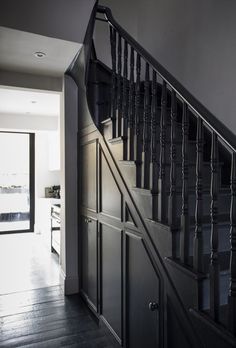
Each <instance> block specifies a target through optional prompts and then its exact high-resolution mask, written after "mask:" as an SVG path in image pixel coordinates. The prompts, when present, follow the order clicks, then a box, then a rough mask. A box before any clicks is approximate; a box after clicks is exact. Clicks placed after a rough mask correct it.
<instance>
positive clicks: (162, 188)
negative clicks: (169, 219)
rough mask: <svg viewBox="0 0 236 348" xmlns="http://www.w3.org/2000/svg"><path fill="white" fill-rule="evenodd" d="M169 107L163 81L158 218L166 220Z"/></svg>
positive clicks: (162, 220) (165, 85) (165, 86)
mask: <svg viewBox="0 0 236 348" xmlns="http://www.w3.org/2000/svg"><path fill="white" fill-rule="evenodd" d="M166 107H167V84H166V81H163V84H162V96H161V120H160V157H159V158H160V160H159V178H158V220H159V221H161V222H165V221H166V183H165V167H166V150H165V149H166V126H167V125H166V123H167V120H166V118H167V115H166Z"/></svg>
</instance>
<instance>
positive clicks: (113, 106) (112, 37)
mask: <svg viewBox="0 0 236 348" xmlns="http://www.w3.org/2000/svg"><path fill="white" fill-rule="evenodd" d="M110 42H111V65H112V86H111V120H112V138H115V137H116V108H117V95H116V91H117V85H116V82H117V79H116V30H115V29H114V28H113V27H112V26H110Z"/></svg>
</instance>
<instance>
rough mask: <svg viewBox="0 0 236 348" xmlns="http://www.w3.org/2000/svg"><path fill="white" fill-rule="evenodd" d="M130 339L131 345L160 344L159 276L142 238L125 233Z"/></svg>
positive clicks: (141, 347)
mask: <svg viewBox="0 0 236 348" xmlns="http://www.w3.org/2000/svg"><path fill="white" fill-rule="evenodd" d="M126 245H127V248H126V265H127V278H126V279H127V280H126V282H127V290H126V291H127V307H126V310H127V319H128V323H127V324H128V327H127V329H128V330H127V341H128V347H129V348H144V347H148V348H158V347H159V346H160V344H159V341H160V337H159V333H160V329H159V326H160V314H159V303H160V291H159V289H160V280H159V278H158V276H157V274H156V272H155V271H154V268H153V265H152V263H151V262H150V259H149V257H148V254H147V251H146V249H145V247H144V244H143V242H142V239H141V238H138V237H136V236H132V235H129V234H128V235H126Z"/></svg>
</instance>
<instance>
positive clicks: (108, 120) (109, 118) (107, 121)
mask: <svg viewBox="0 0 236 348" xmlns="http://www.w3.org/2000/svg"><path fill="white" fill-rule="evenodd" d="M111 122H112V119H111V117H108V118H106V119H105V120H103V121H102V122H101V124H103V125H107V124H109V123H111Z"/></svg>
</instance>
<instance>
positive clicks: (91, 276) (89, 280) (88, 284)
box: [81, 216, 98, 311]
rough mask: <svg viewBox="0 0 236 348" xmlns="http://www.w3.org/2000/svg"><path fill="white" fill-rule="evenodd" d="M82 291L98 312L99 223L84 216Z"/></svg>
mask: <svg viewBox="0 0 236 348" xmlns="http://www.w3.org/2000/svg"><path fill="white" fill-rule="evenodd" d="M81 220H82V221H81V223H82V250H81V252H82V290H83V293H84V295H85V296H86V297H87V299H88V302H89V303H90V305H91V306H92V307H93V309H95V310H96V311H97V293H98V291H97V290H98V287H97V221H96V220H94V219H91V218H89V217H84V216H82V219H81Z"/></svg>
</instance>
